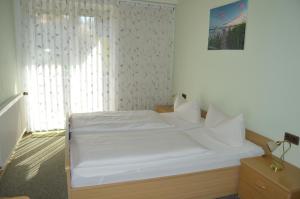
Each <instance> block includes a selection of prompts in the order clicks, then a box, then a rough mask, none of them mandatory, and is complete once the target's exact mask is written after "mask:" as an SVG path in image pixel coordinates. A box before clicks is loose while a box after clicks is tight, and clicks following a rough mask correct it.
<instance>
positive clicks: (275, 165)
mask: <svg viewBox="0 0 300 199" xmlns="http://www.w3.org/2000/svg"><path fill="white" fill-rule="evenodd" d="M270 167H271V169H272V170H273V171H274V172H275V173H276V172H278V171H282V170H283V169H284V165H283V163H282V162H277V161H274V160H273V163H272V164H271V165H270Z"/></svg>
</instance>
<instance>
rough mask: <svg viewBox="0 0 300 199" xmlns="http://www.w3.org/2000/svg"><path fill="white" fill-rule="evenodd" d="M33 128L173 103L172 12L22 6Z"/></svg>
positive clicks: (115, 4) (131, 6) (92, 3)
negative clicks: (82, 115)
mask: <svg viewBox="0 0 300 199" xmlns="http://www.w3.org/2000/svg"><path fill="white" fill-rule="evenodd" d="M19 3H20V10H21V14H20V27H21V28H20V32H19V40H20V43H21V46H22V65H23V66H24V67H25V68H26V73H27V81H26V82H27V84H26V87H27V90H28V92H29V96H28V106H27V107H28V121H29V122H28V130H30V131H42V130H52V129H62V128H64V125H65V114H66V113H69V112H72V113H74V112H94V111H114V110H135V109H152V108H153V107H154V105H155V104H167V103H170V102H171V95H172V89H171V84H172V64H173V63H172V60H173V34H174V8H173V7H168V6H159V5H153V4H147V3H129V2H127V3H126V2H119V1H117V0H116V1H115V0H19Z"/></svg>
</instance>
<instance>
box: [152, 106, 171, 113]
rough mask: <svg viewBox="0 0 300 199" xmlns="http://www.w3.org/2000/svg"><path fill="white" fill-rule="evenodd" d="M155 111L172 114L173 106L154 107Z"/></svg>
mask: <svg viewBox="0 0 300 199" xmlns="http://www.w3.org/2000/svg"><path fill="white" fill-rule="evenodd" d="M155 111H156V112H158V113H167V112H174V108H173V105H156V106H155Z"/></svg>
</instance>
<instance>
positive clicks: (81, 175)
mask: <svg viewBox="0 0 300 199" xmlns="http://www.w3.org/2000/svg"><path fill="white" fill-rule="evenodd" d="M124 114H125V115H126V114H127V115H126V117H125V118H126V119H125V120H124V119H120V118H124V117H123V116H124ZM132 114H133V115H132ZM138 115H139V119H140V121H142V122H140V123H139V125H137V126H132V125H129V126H128V124H131V122H128V123H127V121H130V120H131V119H136V118H134V117H135V115H134V113H132V112H131V113H129V112H128V113H126V112H123V113H121V114H120V113H117V114H115V115H114V116H113V117H115V116H116V117H120V118H119V119H120V120H119V119H118V120H117V121H119V122H118V124H121V125H117V126H119V127H122V128H118V129H113V130H108V129H107V128H106V127H105V128H102V129H100V131H97V130H96V129H99V128H98V127H99V125H100V126H101V125H102V124H99V123H97V124H96V125H95V123H94V122H91V123H90V124H91V126H93V127H95V128H90V127H88V128H86V127H87V125H85V126H84V125H83V126H80V125H77V126H76V127H80V128H77V129H75V128H74V125H71V129H72V130H73V131H74V132H75V133H73V132H72V139H71V140H69V136H66V172H67V182H68V194H69V198H71V199H79V198H91V199H93V198H104V199H105V198H108V199H110V198H133V199H134V198H216V197H221V196H225V195H230V194H234V193H236V192H237V185H238V176H239V160H240V158H244V157H250V156H259V155H262V154H263V153H264V150H265V143H266V142H267V141H269V139H267V138H265V137H263V136H260V135H258V134H256V133H254V132H251V131H249V130H247V132H246V138H247V139H248V141H247V142H246V143H245V145H244V146H243V147H240V148H238V149H237V148H236V149H235V150H232V149H231V148H226V147H225V146H222V144H221V143H219V142H216V141H215V140H213V139H211V138H210V137H209V136H207V133H208V132H207V131H208V130H207V129H206V128H204V127H203V126H202V125H201V124H197V125H188V124H186V123H184V122H180V121H181V120H179V119H178V118H177V117H176V116H174V114H162V115H160V117H161V118H159V119H158V118H156V116H157V115H155V114H154V115H155V116H154V115H153V113H152V112H150V113H145V112H143V113H142V112H139V113H138ZM145 115H146V116H145ZM204 115H205V114H204ZM77 116H78V117H77ZM77 116H76V117H77V119H78V118H80V117H84V115H77ZM85 116H86V115H85ZM95 116H96V117H97V118H98V119H99V117H102V116H103V115H101V114H100V115H99V114H98V115H97V114H94V115H92V117H95ZM106 116H107V115H106ZM106 116H105V117H106ZM109 117H110V116H109ZM149 117H150V119H149ZM161 119H162V120H163V121H164V122H162V124H160V122H159V120H161ZM89 121H93V120H89ZM94 121H97V120H94ZM124 121H125V122H124ZM153 121H156V122H154V123H155V125H153ZM72 122H73V124H74V117H73V118H72V117H71V123H72ZM75 123H76V121H75ZM108 123H109V121H108ZM150 123H151V125H150V126H149V124H150ZM163 123H165V124H167V125H165V124H163ZM77 124H79V123H77ZM83 124H86V123H83ZM124 124H126V125H125V126H126V127H125V126H124ZM158 124H159V125H158ZM81 127H84V128H81ZM123 127H124V128H123ZM136 127H138V128H136ZM149 127H151V128H149ZM152 127H154V128H152ZM67 135H69V134H67ZM137 137H138V139H139V142H138V143H140V145H141V146H135V147H134V148H135V149H136V147H140V148H141V149H143V150H139V151H137V152H135V153H134V156H132V155H130V156H126V155H127V154H132V153H131V152H132V148H130V147H129V148H128V147H126V146H132V145H134V142H133V141H134V140H135V139H136V138H137ZM170 138H171V139H173V140H172V142H173V145H176V146H177V147H179V149H180V150H179V151H177V147H174V148H171V149H170V148H169V147H168V151H167V152H166V153H165V154H162V152H165V151H166V148H164V145H166V143H164V140H169V139H170ZM195 142H197V143H195ZM106 143H113V145H114V146H119V147H118V148H117V149H113V150H112V149H111V145H109V144H108V145H106ZM147 143H152V146H151V145H148V146H147ZM254 143H255V144H256V145H255V144H254ZM257 145H258V146H261V147H262V149H261V148H259V147H257ZM95 146H96V148H97V147H98V148H97V149H95ZM153 146H154V147H153ZM187 146H188V147H187ZM191 146H192V147H191ZM151 147H152V149H153V148H155V150H151ZM101 151H102V152H103V153H101ZM182 151H184V153H182ZM70 152H71V155H70ZM93 152H94V153H93ZM104 152H105V153H104ZM178 152H180V153H178ZM120 153H121V154H122V157H123V158H121V160H120V158H113V157H118V155H120ZM145 154H146V156H145ZM78 156H79V157H81V158H78ZM70 157H71V158H70ZM135 157H147V159H144V160H143V161H139V162H137V161H136V159H135ZM122 159H123V162H122ZM95 160H101V161H95ZM104 160H105V161H104ZM115 161H121V162H115ZM125 162H127V164H125V165H124V163H125ZM116 171H117V172H116Z"/></svg>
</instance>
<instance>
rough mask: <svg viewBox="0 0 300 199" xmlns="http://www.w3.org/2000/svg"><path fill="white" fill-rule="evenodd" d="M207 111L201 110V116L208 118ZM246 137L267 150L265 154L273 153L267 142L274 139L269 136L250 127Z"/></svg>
mask: <svg viewBox="0 0 300 199" xmlns="http://www.w3.org/2000/svg"><path fill="white" fill-rule="evenodd" d="M206 114H207V111H205V110H201V117H202V118H206ZM246 139H247V140H249V141H251V142H253V143H254V144H256V145H258V146H260V147H262V148H263V150H264V151H265V155H271V154H272V153H271V152H270V150H269V149H268V146H267V143H268V142H269V141H272V140H271V139H270V138H267V137H265V136H263V135H260V134H258V133H255V132H254V131H251V130H249V129H246Z"/></svg>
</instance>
